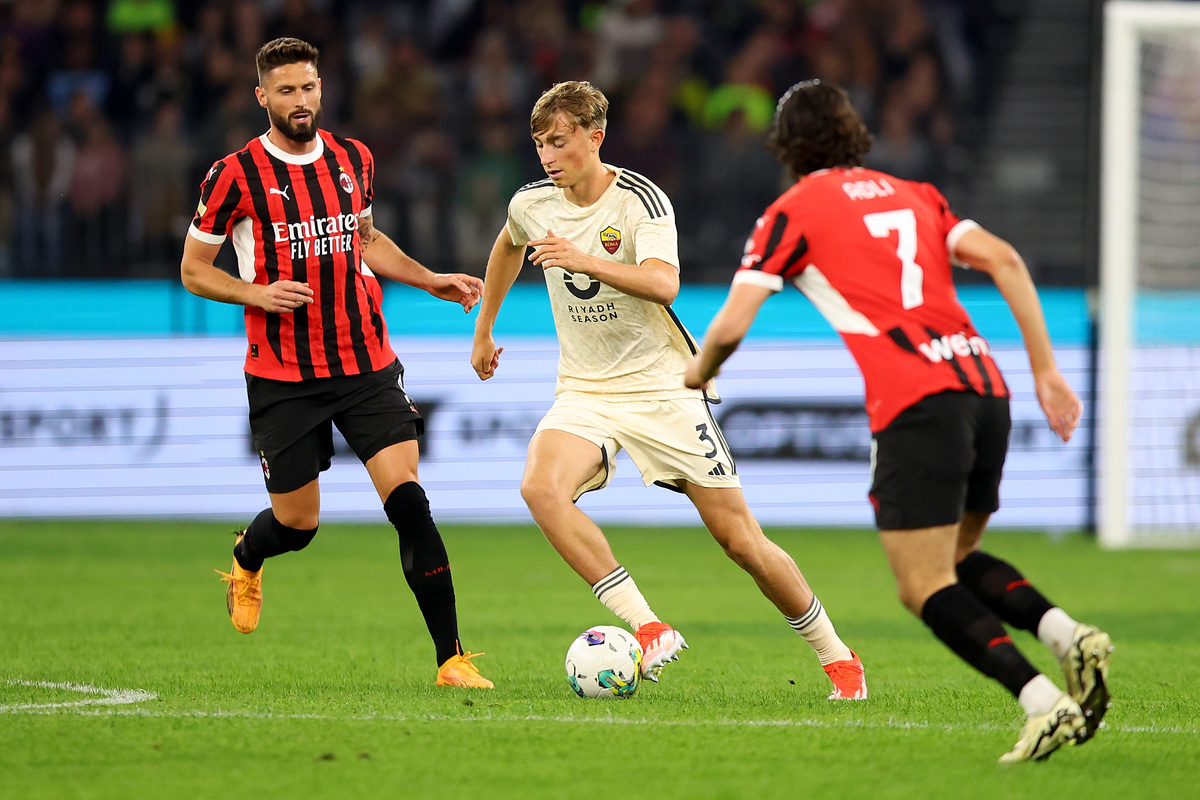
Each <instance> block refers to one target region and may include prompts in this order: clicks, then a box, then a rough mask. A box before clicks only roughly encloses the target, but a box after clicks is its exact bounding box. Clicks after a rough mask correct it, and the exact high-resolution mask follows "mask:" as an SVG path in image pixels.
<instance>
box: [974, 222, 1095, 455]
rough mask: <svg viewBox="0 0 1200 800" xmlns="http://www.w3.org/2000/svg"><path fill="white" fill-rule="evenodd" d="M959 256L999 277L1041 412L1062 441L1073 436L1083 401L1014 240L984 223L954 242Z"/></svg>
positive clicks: (983, 270)
mask: <svg viewBox="0 0 1200 800" xmlns="http://www.w3.org/2000/svg"><path fill="white" fill-rule="evenodd" d="M955 255H956V256H957V257H958V259H959V260H960V261H962V262H963V263H965V264H966V265H967V266H969V267H971V268H972V269H977V270H979V271H981V272H986V273H987V274H988V275H990V276H991V277H992V280H993V281H995V282H996V288H997V289H999V290H1000V294H1001V296H1002V297H1003V298H1004V302H1006V303H1007V304H1008V307H1009V309H1010V310H1011V311H1012V315H1013V318H1014V319H1016V321H1017V327H1019V328H1020V329H1021V338H1022V339H1024V341H1025V351H1026V352H1027V353H1028V354H1029V366H1030V368H1031V369H1032V370H1033V380H1034V387H1035V390H1036V392H1037V397H1038V402H1039V403H1040V404H1041V406H1042V411H1043V413H1045V415H1046V419H1047V421H1048V422H1049V423H1050V428H1051V429H1052V430H1053V431H1054V432H1055V433H1057V434H1058V436H1059V438H1060V439H1062V440H1063V441H1064V442H1066V441H1069V440H1070V439H1071V434H1072V433H1074V432H1075V426H1076V425H1078V424H1079V416H1080V414H1081V413H1082V412H1083V403H1082V402H1080V400H1079V397H1078V396H1077V395H1076V394H1075V392H1074V390H1072V389H1071V386H1070V384H1068V383H1067V379H1066V378H1064V377H1063V375H1062V373H1061V372H1059V371H1058V365H1057V364H1056V363H1055V361H1054V351H1053V349H1052V348H1051V346H1050V333H1049V332H1048V331H1047V330H1046V318H1045V316H1044V315H1043V313H1042V304H1041V301H1039V300H1038V295H1037V289H1036V288H1034V285H1033V279H1032V278H1031V277H1030V276H1029V270H1028V269H1026V267H1025V261H1024V260H1023V259H1022V258H1021V256H1020V254H1019V253H1017V251H1016V249H1015V248H1014V247H1013V246H1012V245H1011V244H1009V243H1008V242H1006V241H1004V240H1003V239H1001V238H1000V237H998V236H996V235H994V234H992V233H989V232H988V231H985V230H984V229H982V228H976V229H973V230H969V231H967V232H966V233H965V234H963V236H962V238H960V239H959V240H958V243H957V245H956V246H955Z"/></svg>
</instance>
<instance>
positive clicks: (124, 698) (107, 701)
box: [0, 678, 158, 714]
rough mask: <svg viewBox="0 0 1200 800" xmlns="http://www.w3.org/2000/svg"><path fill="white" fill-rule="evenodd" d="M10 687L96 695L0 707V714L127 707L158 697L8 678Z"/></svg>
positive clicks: (123, 690)
mask: <svg viewBox="0 0 1200 800" xmlns="http://www.w3.org/2000/svg"><path fill="white" fill-rule="evenodd" d="M5 683H7V684H9V685H10V686H32V687H34V688H37V689H62V690H64V691H68V692H80V693H81V694H98V695H100V697H92V698H89V699H87V700H75V701H73V702H67V703H21V704H18V705H10V706H0V714H19V713H22V712H26V713H35V714H36V713H44V712H45V711H55V710H58V709H72V708H80V707H82V706H128V705H133V704H135V703H142V702H145V701H147V700H155V699H157V698H158V695H157V694H156V693H154V692H147V691H145V690H144V689H102V688H100V687H99V686H92V685H90V684H86V683H55V682H53V681H25V680H19V679H14V678H10V679H8V680H6V681H5Z"/></svg>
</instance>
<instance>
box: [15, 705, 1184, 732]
mask: <svg viewBox="0 0 1200 800" xmlns="http://www.w3.org/2000/svg"><path fill="white" fill-rule="evenodd" d="M0 713H17V714H56V713H67V714H74V715H76V716H89V717H100V716H123V717H146V718H152V719H153V718H169V719H183V718H212V719H229V718H235V719H251V720H317V721H327V722H463V723H468V722H495V723H507V722H544V723H551V724H567V725H645V726H658V725H661V726H665V727H674V728H707V727H715V728H826V729H831V730H832V729H842V728H857V729H865V730H914V729H915V730H936V731H946V732H953V731H1007V730H1011V729H1012V728H1013V726H1009V725H992V724H968V723H934V722H928V721H923V720H918V721H911V720H898V719H895V718H888V719H887V720H880V721H871V720H841V721H831V720H821V719H712V720H671V719H645V718H641V719H638V718H627V717H572V716H544V715H540V714H490V713H489V714H479V715H467V716H451V715H448V714H272V713H270V712H261V711H223V710H219V709H218V710H215V711H199V710H187V709H182V710H177V711H152V710H148V709H142V708H103V709H97V708H90V709H86V708H78V707H66V706H61V707H53V708H51V707H39V708H30V707H26V708H19V709H18V707H15V706H0ZM1015 724H1016V723H1014V725H1015ZM1104 731H1105V733H1110V734H1111V733H1121V734H1127V733H1132V734H1158V735H1181V736H1197V735H1200V730H1198V729H1196V728H1184V727H1180V726H1177V725H1171V726H1163V727H1160V726H1157V725H1139V726H1121V725H1110V724H1108V723H1105V725H1104Z"/></svg>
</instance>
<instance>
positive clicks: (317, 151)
mask: <svg viewBox="0 0 1200 800" xmlns="http://www.w3.org/2000/svg"><path fill="white" fill-rule="evenodd" d="M267 133H270V131H268V132H267ZM258 140H259V141H260V142H262V145H263V147H265V148H266V149H267V152H268V153H270V154H271V155H273V156H275V157H276V158H278V159H279V160H280V161H283V162H284V163H287V164H312V163H313V162H314V161H316V160H317V159H318V158H320V157H321V156H322V154H324V152H325V138H324V137H323V136H321V133H320V131H318V132H317V139H316V142H317V146H316V147H314V148H313V151H312V152H311V153H305V154H304V155H302V156H294V155H292V154H291V153H287V152H284V151H283V150H281V149H280V148H279V147H277V146H276V145H275V144H274V143H273V142H272V141H271V140H270V139H269V138H268V137H267V134H266V133H264V134H263V135H262V136H260V137H258Z"/></svg>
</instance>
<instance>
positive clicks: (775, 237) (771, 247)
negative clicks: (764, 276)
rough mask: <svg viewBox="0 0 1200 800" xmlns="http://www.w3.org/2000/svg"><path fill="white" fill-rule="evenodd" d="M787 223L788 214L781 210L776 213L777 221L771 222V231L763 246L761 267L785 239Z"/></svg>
mask: <svg viewBox="0 0 1200 800" xmlns="http://www.w3.org/2000/svg"><path fill="white" fill-rule="evenodd" d="M787 225H788V217H787V214H784V213H783V212H782V211H780V212H779V213H778V214H776V215H775V222H774V223H772V224H771V233H770V235H769V236H767V244H766V246H764V247H763V256H762V261H760V262H758V263H759V267H758V268H759V269H764V268H765V267H766V264H767V262H768V261H770V260H771V258H772V257H773V256H774V255H775V250H776V249H777V248H778V247H779V243H780V242H782V241H783V232H784V231H785V230H787ZM772 271H774V270H772ZM780 274H782V273H780Z"/></svg>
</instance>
